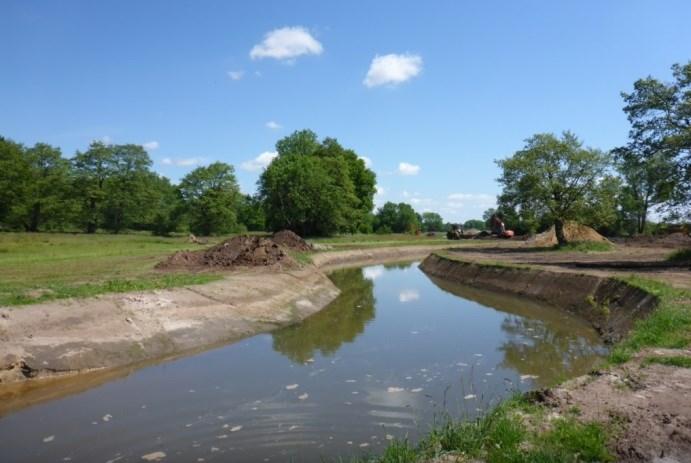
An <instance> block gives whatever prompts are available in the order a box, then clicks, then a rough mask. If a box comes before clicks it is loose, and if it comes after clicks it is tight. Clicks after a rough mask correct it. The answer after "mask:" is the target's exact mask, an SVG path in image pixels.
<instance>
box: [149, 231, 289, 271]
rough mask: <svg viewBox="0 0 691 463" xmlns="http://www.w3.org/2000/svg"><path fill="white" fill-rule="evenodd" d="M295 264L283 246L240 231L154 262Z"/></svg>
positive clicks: (183, 265)
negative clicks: (216, 241)
mask: <svg viewBox="0 0 691 463" xmlns="http://www.w3.org/2000/svg"><path fill="white" fill-rule="evenodd" d="M258 266H263V267H267V266H279V267H281V268H290V267H295V266H297V263H296V262H295V260H294V259H293V258H292V257H290V255H288V253H287V252H286V250H285V248H283V247H282V246H281V245H279V244H278V243H276V242H275V241H274V240H272V239H270V238H264V237H261V236H247V235H241V236H236V237H233V238H231V239H229V240H226V241H224V242H222V243H220V244H217V245H216V246H212V247H211V248H209V249H205V250H201V251H179V252H176V253H175V254H173V255H172V256H170V257H169V258H168V259H166V260H164V261H163V262H160V263H159V264H157V265H156V268H157V269H162V270H167V269H179V268H188V269H189V268H192V269H203V268H217V269H218V268H220V269H224V268H225V269H227V268H233V267H258Z"/></svg>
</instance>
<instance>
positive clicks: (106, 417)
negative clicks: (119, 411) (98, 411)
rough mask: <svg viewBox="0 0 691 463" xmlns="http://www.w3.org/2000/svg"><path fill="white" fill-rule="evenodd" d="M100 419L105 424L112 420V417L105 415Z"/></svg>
mask: <svg viewBox="0 0 691 463" xmlns="http://www.w3.org/2000/svg"><path fill="white" fill-rule="evenodd" d="M101 419H102V420H103V421H105V422H106V423H107V422H109V421H110V420H112V419H113V415H111V414H106V415H103V418H101Z"/></svg>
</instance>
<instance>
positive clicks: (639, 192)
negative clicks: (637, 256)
mask: <svg viewBox="0 0 691 463" xmlns="http://www.w3.org/2000/svg"><path fill="white" fill-rule="evenodd" d="M612 153H613V155H614V158H615V165H616V168H617V171H618V172H619V175H620V176H621V179H622V181H623V187H622V191H621V206H622V213H623V215H624V220H625V221H626V222H627V223H630V224H632V227H631V228H632V230H631V231H633V232H635V233H643V232H644V230H645V227H646V223H647V220H648V214H649V212H650V210H651V209H653V208H655V207H656V206H658V205H664V204H667V203H668V202H669V201H670V200H671V199H672V197H673V194H674V190H675V187H676V185H677V178H678V173H677V172H676V168H675V166H674V162H673V159H671V157H670V156H669V155H668V153H666V152H665V151H664V150H662V151H661V150H657V149H656V148H655V147H654V146H650V145H648V144H647V143H645V142H641V143H636V142H632V143H630V144H629V145H627V146H624V147H620V148H617V149H615V150H613V152H612Z"/></svg>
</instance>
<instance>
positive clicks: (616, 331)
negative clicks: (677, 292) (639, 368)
mask: <svg viewBox="0 0 691 463" xmlns="http://www.w3.org/2000/svg"><path fill="white" fill-rule="evenodd" d="M420 268H421V269H422V270H423V271H424V272H425V273H427V274H429V275H432V276H434V277H437V278H441V279H444V280H448V281H452V282H455V283H460V284H464V285H468V286H473V287H477V288H481V289H487V290H493V291H503V292H508V293H512V294H517V295H520V296H524V297H528V298H531V299H535V300H538V301H541V302H546V303H548V304H550V305H552V306H554V307H556V308H559V309H562V310H566V311H568V312H570V313H572V314H574V315H576V316H578V317H580V318H582V319H584V320H585V321H587V322H588V323H589V324H590V325H591V326H592V327H593V328H595V330H596V331H597V332H598V333H599V334H600V336H601V337H602V339H603V340H604V341H605V342H606V343H608V344H613V343H615V342H618V341H620V340H621V339H623V338H624V337H625V336H626V335H627V333H628V332H629V331H630V330H631V328H632V327H633V325H634V323H635V322H636V321H637V320H639V319H642V318H645V317H647V316H648V315H649V314H650V313H651V312H652V311H653V310H654V309H655V307H656V306H657V305H658V303H659V300H658V298H657V297H656V296H654V295H652V294H650V293H648V292H646V291H644V290H642V289H640V288H638V287H635V286H632V285H630V284H628V283H626V282H625V281H622V280H619V279H616V278H612V277H600V276H594V275H587V274H582V273H572V272H550V271H548V270H543V269H537V268H532V267H528V266H521V265H513V264H507V263H487V262H484V263H483V262H472V261H464V260H461V259H458V258H451V257H447V256H444V255H442V254H439V253H432V254H430V255H429V256H428V257H427V258H425V260H424V261H422V263H421V264H420Z"/></svg>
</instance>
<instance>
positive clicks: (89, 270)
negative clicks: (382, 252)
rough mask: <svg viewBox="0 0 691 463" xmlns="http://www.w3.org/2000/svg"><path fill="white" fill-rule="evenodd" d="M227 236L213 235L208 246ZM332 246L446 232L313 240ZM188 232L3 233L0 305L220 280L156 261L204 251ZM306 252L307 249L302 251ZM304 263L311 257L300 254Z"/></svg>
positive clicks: (407, 240) (414, 240) (420, 239)
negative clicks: (166, 269) (161, 267)
mask: <svg viewBox="0 0 691 463" xmlns="http://www.w3.org/2000/svg"><path fill="white" fill-rule="evenodd" d="M226 238H228V237H227V236H226V237H215V238H211V239H209V245H213V244H215V243H218V242H220V241H222V240H223V239H226ZM311 241H313V242H315V243H322V244H328V245H329V246H330V247H332V248H333V250H345V249H358V248H366V247H371V246H377V247H380V246H406V245H417V244H436V243H439V244H444V243H446V242H447V241H446V238H445V237H444V236H441V235H440V236H436V237H427V236H424V235H421V236H414V235H394V234H391V235H347V236H337V237H333V238H319V239H315V240H311ZM203 248H204V247H203V246H200V245H197V244H192V243H189V242H188V240H187V236H186V235H185V236H175V237H170V238H164V237H158V236H151V235H149V234H145V233H127V234H120V235H111V234H100V233H98V234H93V235H86V234H78V233H75V234H69V233H0V306H2V305H22V304H30V303H33V302H41V301H46V300H50V299H62V298H67V297H88V296H94V295H98V294H104V293H112V292H125V291H136V290H147V289H159V288H170V287H174V286H185V285H191V284H201V283H206V282H209V281H213V280H216V279H219V278H221V277H220V275H217V274H212V273H203V274H199V273H196V274H193V273H178V272H176V273H167V274H163V273H161V272H157V271H156V270H154V265H156V263H158V262H159V261H161V260H163V259H164V258H165V257H166V256H168V255H170V254H172V253H173V252H175V251H180V250H186V249H193V250H194V249H203ZM303 254H304V253H303ZM296 258H297V259H298V261H300V262H302V263H308V262H310V259H309V256H308V255H299V256H296Z"/></svg>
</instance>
